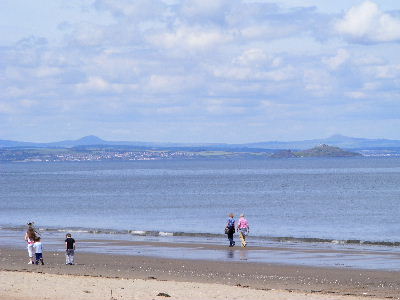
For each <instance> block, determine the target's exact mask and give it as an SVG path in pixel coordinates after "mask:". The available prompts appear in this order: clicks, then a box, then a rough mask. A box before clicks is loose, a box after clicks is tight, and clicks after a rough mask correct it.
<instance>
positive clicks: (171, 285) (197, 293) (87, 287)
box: [0, 271, 365, 300]
mask: <svg viewBox="0 0 400 300" xmlns="http://www.w3.org/2000/svg"><path fill="white" fill-rule="evenodd" d="M0 283H1V284H0V299H2V300H3V299H4V300H5V299H8V300H12V299H107V300H110V299H163V298H168V299H254V300H257V299H271V300H272V299H274V300H280V299H282V300H283V299H288V300H289V299H298V300H300V299H326V300H333V299H347V300H355V299H365V298H362V297H355V296H338V295H318V294H306V293H299V292H296V293H290V292H288V291H276V290H269V291H264V290H256V289H251V288H243V287H235V286H228V285H223V284H211V283H195V282H174V281H159V280H143V279H121V278H119V279H116V278H99V277H85V276H77V275H55V274H43V273H28V272H10V271H8V272H7V271H0ZM168 296H170V297H168Z"/></svg>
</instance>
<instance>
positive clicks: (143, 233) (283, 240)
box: [0, 226, 400, 247]
mask: <svg viewBox="0 0 400 300" xmlns="http://www.w3.org/2000/svg"><path fill="white" fill-rule="evenodd" d="M25 229H26V228H25V227H22V226H17V227H7V226H1V227H0V230H10V231H24V230H25ZM39 231H40V232H73V233H89V234H131V235H138V236H163V237H173V236H180V237H198V238H213V237H214V238H223V237H225V234H217V233H208V232H182V231H179V232H165V231H156V230H114V229H102V228H99V229H93V228H67V229H65V228H39ZM252 237H253V238H254V239H258V240H264V241H273V242H280V243H314V244H316V243H331V244H339V245H344V244H349V245H351V244H352V245H356V244H359V245H370V246H386V247H399V246H400V241H363V240H358V239H349V240H338V239H325V238H313V237H291V236H284V237H276V236H252Z"/></svg>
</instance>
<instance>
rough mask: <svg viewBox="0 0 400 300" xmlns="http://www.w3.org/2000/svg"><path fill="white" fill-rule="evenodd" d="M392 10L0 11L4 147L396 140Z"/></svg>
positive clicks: (60, 7) (102, 2)
mask: <svg viewBox="0 0 400 300" xmlns="http://www.w3.org/2000/svg"><path fill="white" fill-rule="evenodd" d="M399 53H400V2H399V1H398V0H381V1H351V0H346V1H344V0H339V1H330V0H326V1H324V0H322V1H321V0H318V1H317V0H292V1H291V0H281V1H263V0H254V1H250V0H190V1H189V0H187V1H182V0H91V1H89V0H88V1H80V0H79V1H78V0H70V1H61V0H47V1H45V0H37V1H26V0H25V1H22V0H3V1H1V2H0V83H1V89H0V123H1V126H0V139H12V140H25V141H38V142H39V141H40V142H46V141H55V140H64V139H76V138H79V137H81V136H84V135H89V134H94V135H98V136H100V137H101V138H104V139H108V140H131V141H135V140H136V141H159V142H227V143H244V142H255V141H267V140H281V141H284V140H302V139H309V138H320V137H327V136H330V135H333V134H337V133H340V134H344V135H348V136H355V137H367V138H378V137H380V138H391V139H400V131H399V130H398V128H400V55H399Z"/></svg>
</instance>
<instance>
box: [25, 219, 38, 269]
mask: <svg viewBox="0 0 400 300" xmlns="http://www.w3.org/2000/svg"><path fill="white" fill-rule="evenodd" d="M27 225H28V229H27V230H26V233H25V241H26V242H27V243H28V245H27V248H28V255H29V262H28V264H31V265H33V264H34V263H35V260H34V259H33V255H34V254H35V249H34V247H33V244H35V241H36V238H37V237H38V235H39V234H38V232H37V231H36V230H35V228H34V227H33V222H32V223H28V224H27Z"/></svg>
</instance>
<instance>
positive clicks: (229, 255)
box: [227, 250, 234, 259]
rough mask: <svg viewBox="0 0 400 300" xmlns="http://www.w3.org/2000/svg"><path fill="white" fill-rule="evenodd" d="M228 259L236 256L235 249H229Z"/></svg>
mask: <svg viewBox="0 0 400 300" xmlns="http://www.w3.org/2000/svg"><path fill="white" fill-rule="evenodd" d="M227 254H228V259H232V258H233V257H234V251H233V250H228V252H227Z"/></svg>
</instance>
